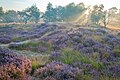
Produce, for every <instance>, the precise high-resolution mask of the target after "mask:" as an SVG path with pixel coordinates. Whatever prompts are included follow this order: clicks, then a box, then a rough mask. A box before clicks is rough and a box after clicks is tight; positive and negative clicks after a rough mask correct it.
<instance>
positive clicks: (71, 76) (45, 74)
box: [34, 62, 82, 80]
mask: <svg viewBox="0 0 120 80" xmlns="http://www.w3.org/2000/svg"><path fill="white" fill-rule="evenodd" d="M80 74H82V73H81V70H80V69H78V68H73V67H71V66H69V65H66V64H63V63H61V62H51V63H49V64H47V65H45V66H44V67H42V68H38V69H37V70H36V71H35V73H34V76H35V77H37V78H38V79H41V80H47V79H48V80H49V79H50V80H51V78H52V79H53V80H76V79H77V77H78V75H80Z"/></svg>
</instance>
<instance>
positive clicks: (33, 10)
mask: <svg viewBox="0 0 120 80" xmlns="http://www.w3.org/2000/svg"><path fill="white" fill-rule="evenodd" d="M29 12H30V14H31V18H32V19H33V21H35V22H36V23H37V22H38V21H39V19H40V11H39V9H38V8H37V6H36V5H33V6H31V7H30V8H29Z"/></svg>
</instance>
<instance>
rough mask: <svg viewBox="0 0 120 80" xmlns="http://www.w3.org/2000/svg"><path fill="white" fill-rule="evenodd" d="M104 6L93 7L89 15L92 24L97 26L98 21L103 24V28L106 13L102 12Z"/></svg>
mask: <svg viewBox="0 0 120 80" xmlns="http://www.w3.org/2000/svg"><path fill="white" fill-rule="evenodd" d="M103 9H104V6H103V4H101V5H99V6H98V5H95V6H93V11H92V13H91V21H92V23H93V24H95V25H98V24H99V22H100V21H102V22H103V24H104V26H106V14H107V13H106V11H103Z"/></svg>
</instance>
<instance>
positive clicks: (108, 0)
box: [0, 0, 120, 12]
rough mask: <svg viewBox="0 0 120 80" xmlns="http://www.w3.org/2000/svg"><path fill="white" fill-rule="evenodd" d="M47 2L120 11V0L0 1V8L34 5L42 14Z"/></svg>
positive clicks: (14, 8)
mask: <svg viewBox="0 0 120 80" xmlns="http://www.w3.org/2000/svg"><path fill="white" fill-rule="evenodd" d="M48 2H51V3H52V4H53V5H61V6H64V5H67V4H68V3H71V2H75V3H76V4H78V3H80V2H84V3H85V5H95V4H104V6H105V8H106V9H108V8H111V7H114V6H115V7H118V8H119V9H120V0H0V6H2V7H3V8H4V10H8V9H13V10H23V9H25V8H26V7H28V6H31V5H33V4H36V5H37V7H38V8H39V9H40V11H43V12H44V11H45V9H46V6H47V4H48Z"/></svg>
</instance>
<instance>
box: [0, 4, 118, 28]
mask: <svg viewBox="0 0 120 80" xmlns="http://www.w3.org/2000/svg"><path fill="white" fill-rule="evenodd" d="M86 11H88V12H87V14H88V16H84V17H82V18H83V19H85V18H87V22H86V23H87V24H88V23H91V24H94V25H103V26H106V25H107V24H108V23H110V22H112V20H114V21H118V22H120V9H118V8H117V7H111V8H110V9H108V10H105V9H104V5H103V4H101V5H94V6H93V7H92V8H91V6H88V7H86V5H85V4H84V3H79V4H75V3H70V4H68V5H66V6H56V7H53V5H52V4H51V3H48V5H47V8H46V11H45V12H44V13H43V12H40V10H39V9H38V8H37V6H36V5H32V6H31V7H28V8H25V9H24V10H22V11H15V10H8V11H4V9H3V8H2V7H0V23H11V22H16V23H23V22H24V23H25V24H27V23H28V22H35V23H38V22H40V21H43V22H69V21H74V20H75V19H77V18H78V17H79V16H81V15H83V14H85V12H86ZM82 18H80V19H82Z"/></svg>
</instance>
